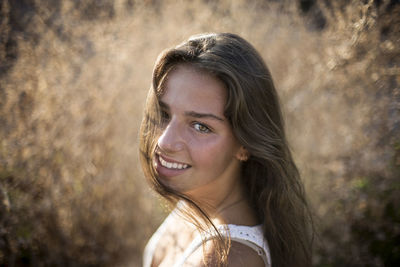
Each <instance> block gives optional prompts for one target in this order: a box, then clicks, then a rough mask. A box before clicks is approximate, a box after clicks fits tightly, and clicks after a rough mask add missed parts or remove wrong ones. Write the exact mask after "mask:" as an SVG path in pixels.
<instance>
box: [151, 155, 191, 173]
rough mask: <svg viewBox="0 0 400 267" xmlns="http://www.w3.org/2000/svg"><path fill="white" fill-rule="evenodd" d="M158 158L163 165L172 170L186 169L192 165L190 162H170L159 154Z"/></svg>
mask: <svg viewBox="0 0 400 267" xmlns="http://www.w3.org/2000/svg"><path fill="white" fill-rule="evenodd" d="M158 159H159V160H160V163H161V166H163V167H165V168H167V169H171V170H184V169H187V168H189V167H190V165H188V164H184V163H177V162H169V161H167V160H165V159H164V158H162V157H161V156H160V155H158Z"/></svg>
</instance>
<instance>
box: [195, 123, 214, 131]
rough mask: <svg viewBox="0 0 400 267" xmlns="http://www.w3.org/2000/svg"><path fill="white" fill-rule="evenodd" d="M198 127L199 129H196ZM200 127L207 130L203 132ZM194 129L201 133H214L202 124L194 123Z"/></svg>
mask: <svg viewBox="0 0 400 267" xmlns="http://www.w3.org/2000/svg"><path fill="white" fill-rule="evenodd" d="M196 126H198V127H196ZM200 127H204V128H205V129H203V130H201V129H200ZM193 128H194V129H195V130H196V131H198V132H200V133H211V132H212V131H211V129H210V128H209V127H208V126H206V125H204V124H203V123H200V122H193Z"/></svg>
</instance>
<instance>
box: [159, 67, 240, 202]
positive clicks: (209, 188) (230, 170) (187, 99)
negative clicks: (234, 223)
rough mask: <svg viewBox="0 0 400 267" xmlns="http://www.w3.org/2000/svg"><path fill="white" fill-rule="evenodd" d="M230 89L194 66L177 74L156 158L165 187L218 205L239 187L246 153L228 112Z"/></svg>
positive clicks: (168, 91)
mask: <svg viewBox="0 0 400 267" xmlns="http://www.w3.org/2000/svg"><path fill="white" fill-rule="evenodd" d="M225 90H226V89H225V87H224V85H223V84H222V83H221V82H220V81H219V80H217V79H216V78H214V77H213V76H211V75H209V74H205V73H202V72H200V71H198V70H196V69H194V68H193V67H191V66H188V65H182V66H178V67H177V68H176V69H175V70H173V72H172V73H171V74H170V75H169V77H168V80H167V81H166V84H165V89H164V93H163V95H162V97H161V99H160V105H161V108H162V114H163V121H164V122H163V132H162V135H161V136H160V138H159V139H158V149H157V153H156V158H155V159H154V161H155V164H156V169H157V171H158V173H159V175H160V180H161V182H162V183H164V184H165V185H167V186H168V187H171V188H173V189H175V190H177V191H179V192H182V193H185V194H187V195H188V196H190V197H193V198H194V199H204V198H206V199H207V201H208V202H209V204H212V205H214V206H218V205H219V204H220V202H221V201H222V200H223V199H224V198H225V197H227V194H228V191H229V193H230V194H232V193H235V192H234V190H237V189H238V188H236V187H239V186H238V184H237V183H238V181H239V176H240V167H241V162H240V161H239V158H240V155H241V153H242V152H243V149H244V148H242V147H241V145H240V144H239V143H238V141H237V140H236V138H235V136H234V135H233V133H232V130H231V127H230V124H229V122H228V121H227V119H226V118H225V117H224V114H223V112H224V105H225V98H226V92H225ZM161 163H163V164H161ZM168 163H169V164H168ZM174 163H175V164H174ZM163 165H164V166H163ZM182 166H187V167H186V168H183V169H180V168H181V167H182ZM168 167H170V168H168ZM179 167H180V168H179ZM221 188H226V189H225V190H223V191H226V192H221ZM232 190H233V191H232Z"/></svg>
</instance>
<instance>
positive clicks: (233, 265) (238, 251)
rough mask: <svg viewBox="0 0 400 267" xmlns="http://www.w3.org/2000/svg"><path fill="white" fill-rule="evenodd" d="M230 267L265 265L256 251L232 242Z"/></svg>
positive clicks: (229, 256)
mask: <svg viewBox="0 0 400 267" xmlns="http://www.w3.org/2000/svg"><path fill="white" fill-rule="evenodd" d="M228 266H229V267H239V266H241V267H243V266H254V267H258V266H260V267H264V266H265V265H264V261H263V259H262V258H261V257H260V256H259V255H258V254H257V252H256V251H255V250H254V249H252V248H250V247H249V246H246V245H244V244H241V243H238V242H232V245H231V249H230V251H229V255H228Z"/></svg>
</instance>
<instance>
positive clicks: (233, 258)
mask: <svg viewBox="0 0 400 267" xmlns="http://www.w3.org/2000/svg"><path fill="white" fill-rule="evenodd" d="M186 263H187V264H189V266H199V267H204V266H219V265H218V263H219V257H218V254H217V253H216V249H215V243H214V242H213V241H212V240H208V241H207V242H206V243H205V244H203V247H200V248H199V249H197V250H196V251H195V252H194V253H193V254H191V256H190V257H189V258H188V259H187V262H186ZM227 266H228V267H245V266H254V267H265V264H264V261H263V259H262V258H261V257H260V256H259V255H258V254H257V252H256V251H255V250H254V249H252V248H250V247H249V246H246V245H244V244H241V243H239V242H235V241H232V243H231V247H230V250H229V254H228V265H227Z"/></svg>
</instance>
